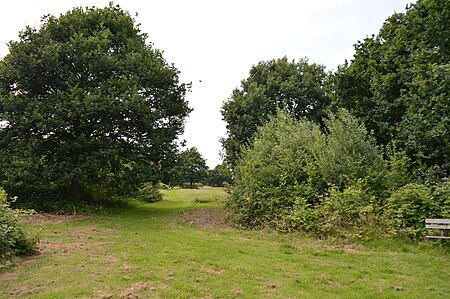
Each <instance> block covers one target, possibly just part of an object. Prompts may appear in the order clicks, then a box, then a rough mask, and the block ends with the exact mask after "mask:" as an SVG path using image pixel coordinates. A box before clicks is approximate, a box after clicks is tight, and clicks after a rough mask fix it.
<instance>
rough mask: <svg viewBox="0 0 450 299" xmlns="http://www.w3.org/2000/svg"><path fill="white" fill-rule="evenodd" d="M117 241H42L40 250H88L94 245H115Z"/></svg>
mask: <svg viewBox="0 0 450 299" xmlns="http://www.w3.org/2000/svg"><path fill="white" fill-rule="evenodd" d="M114 244H115V242H93V243H85V242H71V243H61V242H48V241H42V242H41V243H40V244H39V251H40V252H44V251H54V250H62V251H63V252H68V251H72V250H77V249H78V250H88V249H90V248H94V247H103V246H111V245H114Z"/></svg>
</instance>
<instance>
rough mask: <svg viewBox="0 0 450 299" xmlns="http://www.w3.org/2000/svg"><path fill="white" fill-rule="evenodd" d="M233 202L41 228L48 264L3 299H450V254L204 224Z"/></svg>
mask: <svg viewBox="0 0 450 299" xmlns="http://www.w3.org/2000/svg"><path fill="white" fill-rule="evenodd" d="M225 199H226V194H225V193H224V192H223V191H222V190H221V189H217V188H201V189H197V190H184V189H173V190H166V191H164V200H163V201H161V202H158V203H153V204H142V205H136V207H134V208H131V209H122V210H116V211H115V212H113V213H111V214H108V215H98V216H94V217H81V218H74V219H66V220H64V221H59V222H58V221H43V222H39V223H35V224H32V229H33V230H35V231H36V232H38V234H39V237H40V239H41V247H40V250H41V254H40V255H37V256H34V257H30V258H27V259H24V260H19V261H18V263H17V266H16V267H14V268H12V269H9V270H8V271H6V272H5V271H4V273H1V274H0V298H136V296H139V298H446V297H447V296H448V279H449V278H450V259H449V253H448V249H445V248H444V249H443V248H441V247H440V246H436V245H433V244H432V243H430V242H424V243H421V244H412V243H408V242H405V241H392V240H390V241H386V240H385V241H373V242H370V243H368V244H366V245H364V246H363V245H359V246H351V245H342V244H334V243H332V242H330V241H320V240H316V239H311V238H308V237H304V236H297V235H285V234H279V233H274V232H267V231H243V230H236V229H231V228H226V227H224V226H221V225H216V223H214V222H212V223H210V224H211V226H202V225H201V221H200V224H198V221H197V220H198V219H196V218H201V217H209V216H210V215H215V214H216V212H219V213H220V207H221V206H222V205H223V202H224V200H225ZM210 209H211V210H210ZM196 211H197V212H196ZM198 211H200V212H198ZM207 211H213V212H212V213H210V214H208V212H207ZM186 213H187V214H186ZM186 215H190V217H191V218H189V217H188V216H186ZM205 215H206V216H205ZM208 215H209V216H208ZM190 219H191V221H189V220H190ZM194 220H195V221H194ZM196 221H197V222H196ZM210 222H211V221H210Z"/></svg>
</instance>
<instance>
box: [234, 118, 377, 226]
mask: <svg viewBox="0 0 450 299" xmlns="http://www.w3.org/2000/svg"><path fill="white" fill-rule="evenodd" d="M325 123H326V128H327V133H326V134H324V133H322V132H321V130H320V127H319V126H318V125H317V124H315V123H313V122H311V121H307V120H305V119H302V120H295V119H294V118H292V117H291V116H289V115H288V114H287V113H286V112H283V111H279V112H278V114H277V116H276V117H273V118H272V119H271V120H270V121H269V122H268V123H267V124H265V125H264V126H262V127H261V128H259V130H258V131H257V133H256V134H255V139H254V142H253V145H252V146H251V147H250V146H249V147H247V148H245V149H244V151H243V155H242V158H241V160H239V162H238V164H237V166H236V168H235V172H234V174H235V183H234V186H233V187H232V196H231V198H230V202H229V203H228V206H229V208H230V209H231V211H232V212H233V216H232V218H233V220H234V221H236V222H238V223H239V224H241V225H244V226H255V225H267V224H269V225H272V224H273V225H275V226H278V227H282V228H283V229H288V230H289V229H293V228H294V229H295V228H304V229H306V230H308V231H317V232H319V233H320V234H325V235H328V233H327V227H330V228H331V227H333V226H334V225H342V224H344V223H345V225H343V229H346V228H348V227H351V228H353V227H358V225H357V223H359V224H360V223H368V224H369V223H370V221H372V220H374V219H376V218H377V215H378V214H377V213H378V211H376V212H375V210H376V209H377V208H378V206H377V205H378V202H375V195H374V194H375V193H376V192H375V191H374V190H372V189H371V188H375V187H376V186H378V184H382V182H378V181H381V176H380V175H377V173H380V174H382V173H383V171H384V169H385V167H386V165H385V163H384V162H383V158H382V156H381V154H380V152H379V150H378V148H377V146H376V145H375V143H374V141H373V139H372V138H371V136H370V135H369V134H368V133H367V131H366V130H365V128H364V127H363V126H362V125H361V124H359V123H358V121H357V120H356V119H355V118H354V117H352V116H351V115H350V114H349V113H348V112H347V111H344V110H343V111H339V112H338V113H337V114H332V115H331V116H330V119H329V120H327V121H326V122H325ZM359 180H361V181H360V183H358V185H357V188H356V189H354V188H353V184H354V182H355V181H358V182H359ZM348 199H351V200H350V201H347V200H348ZM344 210H345V211H346V212H345V213H343V211H344ZM336 217H341V218H336ZM335 218H336V219H335ZM297 221H298V223H296V222H297ZM352 221H354V222H352ZM358 221H359V222H358ZM321 225H323V226H324V227H320V226H321ZM366 228H368V225H367V226H366ZM360 229H362V230H363V229H365V228H364V227H362V228H360ZM355 234H358V232H356V233H355Z"/></svg>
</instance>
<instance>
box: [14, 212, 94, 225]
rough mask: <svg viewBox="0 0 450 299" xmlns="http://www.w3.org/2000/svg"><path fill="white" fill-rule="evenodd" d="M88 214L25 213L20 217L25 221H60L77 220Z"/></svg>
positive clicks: (86, 216)
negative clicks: (25, 214)
mask: <svg viewBox="0 0 450 299" xmlns="http://www.w3.org/2000/svg"><path fill="white" fill-rule="evenodd" d="M88 217H90V216H88V215H55V214H34V215H29V216H28V215H27V216H23V217H22V219H23V221H24V222H25V223H31V224H34V223H48V222H53V223H60V222H63V221H68V220H78V219H85V218H88Z"/></svg>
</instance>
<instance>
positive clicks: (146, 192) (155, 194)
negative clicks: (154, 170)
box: [137, 182, 167, 203]
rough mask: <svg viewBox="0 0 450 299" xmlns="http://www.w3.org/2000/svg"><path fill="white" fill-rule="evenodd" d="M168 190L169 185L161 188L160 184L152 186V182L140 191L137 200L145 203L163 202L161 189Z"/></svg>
mask: <svg viewBox="0 0 450 299" xmlns="http://www.w3.org/2000/svg"><path fill="white" fill-rule="evenodd" d="M161 188H162V189H164V188H166V189H167V185H163V186H160V185H159V184H152V183H151V182H147V183H145V184H144V185H143V186H142V188H140V189H139V192H138V196H137V198H138V199H140V200H142V201H145V202H150V203H151V202H157V201H161V200H162V194H161V192H160V191H159V190H160V189H161Z"/></svg>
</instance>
